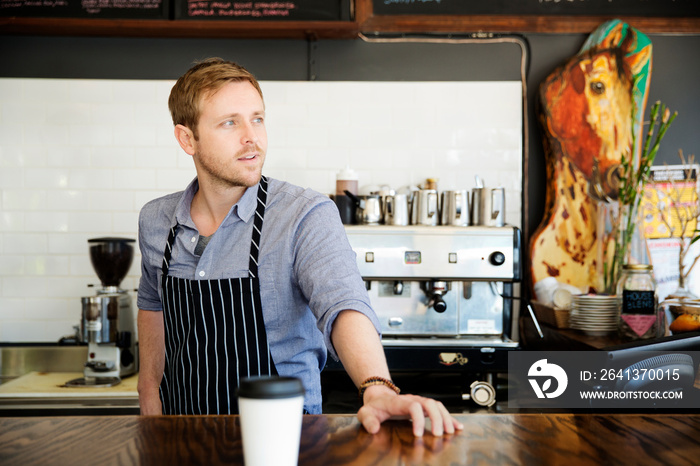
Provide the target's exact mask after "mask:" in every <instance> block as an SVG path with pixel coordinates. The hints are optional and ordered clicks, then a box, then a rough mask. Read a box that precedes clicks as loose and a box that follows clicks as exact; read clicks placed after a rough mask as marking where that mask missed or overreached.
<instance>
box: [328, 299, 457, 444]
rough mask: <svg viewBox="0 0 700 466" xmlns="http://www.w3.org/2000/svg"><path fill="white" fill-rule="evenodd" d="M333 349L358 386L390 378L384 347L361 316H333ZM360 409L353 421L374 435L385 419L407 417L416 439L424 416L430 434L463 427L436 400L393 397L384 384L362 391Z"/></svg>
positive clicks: (360, 314)
mask: <svg viewBox="0 0 700 466" xmlns="http://www.w3.org/2000/svg"><path fill="white" fill-rule="evenodd" d="M331 339H332V341H333V346H334V347H335V350H336V352H337V354H338V357H339V358H340V360H341V362H342V363H343V366H344V367H345V370H346V371H347V373H348V375H349V376H350V378H351V379H352V381H353V382H354V383H355V385H356V386H359V385H360V384H362V382H364V381H365V380H367V379H368V378H369V377H373V376H378V377H383V378H386V379H390V377H391V376H390V374H389V368H388V366H387V363H386V357H385V356H384V348H383V347H382V343H381V341H380V339H379V336H378V335H377V332H376V330H375V328H374V326H373V325H372V322H371V321H370V320H369V319H368V318H367V317H366V316H365V315H364V314H362V313H359V312H356V311H351V310H346V311H342V312H341V313H340V314H339V315H338V317H336V319H335V322H334V323H333V331H332V333H331ZM362 401H363V403H364V404H363V406H362V408H360V410H359V411H358V413H357V418H358V419H359V421H360V422H361V423H362V425H363V426H364V427H365V429H367V431H368V432H370V433H372V434H374V433H377V432H378V431H379V426H380V424H381V423H382V422H384V421H385V420H387V419H389V418H391V417H394V416H410V418H411V420H412V421H413V433H414V435H416V436H418V437H420V436H421V435H423V431H424V429H425V416H426V415H427V416H428V417H429V418H430V421H431V424H432V433H433V435H442V434H443V432H447V433H448V434H451V433H454V431H455V429H462V428H463V426H462V425H461V424H460V423H459V422H457V420H455V419H454V418H452V416H451V415H450V414H449V413H448V411H447V409H446V408H445V407H444V406H443V404H442V403H440V402H439V401H435V400H432V399H430V398H423V397H420V396H415V395H397V394H396V393H394V391H393V390H391V389H390V388H389V387H386V386H384V385H372V386H370V387H368V388H367V389H366V390H365V393H364V396H363V400H362Z"/></svg>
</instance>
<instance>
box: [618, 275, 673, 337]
mask: <svg viewBox="0 0 700 466" xmlns="http://www.w3.org/2000/svg"><path fill="white" fill-rule="evenodd" d="M616 294H617V296H618V297H619V298H620V318H619V320H618V331H619V334H620V337H622V338H623V339H625V340H643V339H648V338H658V337H662V336H663V335H664V333H665V332H666V327H665V319H664V314H663V312H661V310H660V309H659V306H658V305H657V304H658V298H657V295H656V281H655V280H654V274H653V268H652V266H651V265H644V264H625V265H623V266H622V275H621V276H620V280H619V281H618V282H617V293H616Z"/></svg>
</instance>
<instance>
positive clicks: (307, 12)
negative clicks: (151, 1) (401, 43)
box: [174, 0, 351, 21]
mask: <svg viewBox="0 0 700 466" xmlns="http://www.w3.org/2000/svg"><path fill="white" fill-rule="evenodd" d="M174 1H175V19H197V20H203V19H213V20H244V21H285V20H286V21H349V20H350V1H351V0H292V1H245V0H244V1H235V0H174Z"/></svg>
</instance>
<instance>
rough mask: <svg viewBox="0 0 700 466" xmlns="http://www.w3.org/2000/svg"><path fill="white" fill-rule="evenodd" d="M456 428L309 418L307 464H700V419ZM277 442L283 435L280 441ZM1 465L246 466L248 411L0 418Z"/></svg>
mask: <svg viewBox="0 0 700 466" xmlns="http://www.w3.org/2000/svg"><path fill="white" fill-rule="evenodd" d="M457 417H458V418H459V419H460V421H461V422H463V423H464V425H465V429H464V430H463V431H462V432H460V433H458V434H455V435H444V436H442V437H434V436H432V435H430V434H426V435H425V436H424V437H422V438H415V437H413V435H412V433H411V426H410V423H409V422H408V421H389V422H387V423H385V424H384V425H383V426H382V428H381V430H380V432H379V433H378V434H376V435H370V434H368V433H367V432H366V431H365V430H364V429H363V428H362V427H361V426H360V425H359V423H358V422H357V420H356V418H355V416H354V415H322V416H304V421H303V430H302V440H301V446H300V453H299V464H300V465H385V464H386V465H403V464H410V465H450V464H454V465H463V464H464V465H466V464H532V465H542V464H556V465H562V464H564V465H574V464H605V465H618V464H619V465H623V464H673V465H685V464H698V457H699V453H700V447H699V446H698V433H699V432H700V416H697V415H661V414H658V415H657V414H649V415H636V414H630V415H624V414H615V415H592V414H465V415H458V416H457ZM270 447H271V448H274V439H270ZM0 464H2V465H4V466H10V465H65V464H80V465H91V464H100V465H120V464H123V465H168V466H174V465H185V464H206V465H215V464H233V465H237V464H243V451H242V443H241V435H240V426H239V418H238V416H162V417H139V416H112V417H52V418H31V417H30V418H0Z"/></svg>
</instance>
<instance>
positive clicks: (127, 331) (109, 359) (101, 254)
mask: <svg viewBox="0 0 700 466" xmlns="http://www.w3.org/2000/svg"><path fill="white" fill-rule="evenodd" d="M133 242H134V240H133V239H128V238H93V239H89V240H88V245H89V248H90V262H91V263H92V266H93V268H94V269H95V272H96V273H97V276H98V277H99V279H100V282H101V284H102V287H101V288H100V289H98V290H97V293H96V294H95V295H94V296H86V297H83V298H81V303H82V319H81V322H80V329H79V337H80V340H81V342H82V343H87V345H88V353H87V361H86V362H85V368H84V370H83V375H84V377H82V378H79V379H75V380H71V381H70V382H68V383H67V384H66V385H68V386H83V387H85V386H89V387H96V386H101V387H108V386H113V385H116V384H118V383H119V382H120V381H121V378H122V377H125V376H128V375H131V374H134V373H135V372H136V371H137V370H138V344H137V342H136V332H135V326H134V312H133V306H132V298H131V295H130V294H129V292H128V291H125V290H123V289H121V288H119V285H120V283H121V282H122V280H123V279H124V277H125V276H126V274H127V273H128V271H129V267H131V262H132V260H133V257H134V247H133V246H132V244H131V243H133Z"/></svg>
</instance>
